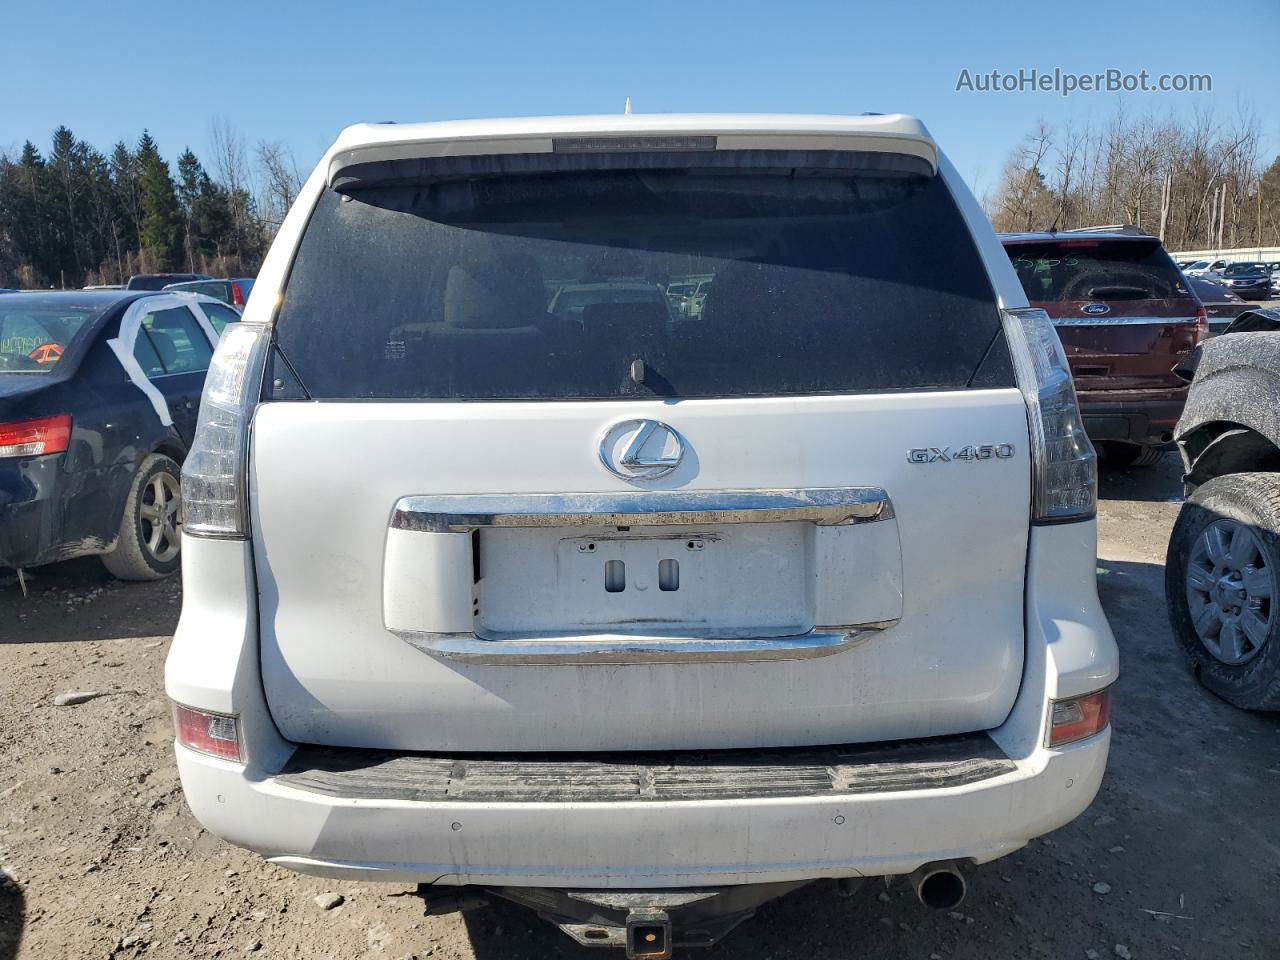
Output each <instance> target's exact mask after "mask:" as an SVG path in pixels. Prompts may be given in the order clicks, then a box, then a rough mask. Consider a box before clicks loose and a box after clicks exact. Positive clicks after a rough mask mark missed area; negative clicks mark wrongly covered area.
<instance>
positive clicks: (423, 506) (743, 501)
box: [391, 487, 894, 533]
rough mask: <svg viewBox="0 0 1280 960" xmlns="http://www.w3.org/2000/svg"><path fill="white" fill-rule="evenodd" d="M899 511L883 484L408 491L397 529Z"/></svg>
mask: <svg viewBox="0 0 1280 960" xmlns="http://www.w3.org/2000/svg"><path fill="white" fill-rule="evenodd" d="M893 516H894V513H893V502H892V501H891V500H890V499H889V495H888V494H887V493H886V492H885V491H884V490H882V489H881V488H880V487H808V488H796V489H778V490H707V491H681V490H652V491H649V490H646V491H619V492H614V493H531V494H505V493H490V494H474V495H466V494H463V495H453V494H442V495H431V496H413V497H403V498H401V499H400V500H399V501H397V502H396V506H395V510H394V511H393V513H392V517H391V526H392V528H393V529H396V530H416V531H422V532H426V533H470V532H471V531H472V530H478V529H481V528H484V527H589V526H620V527H634V526H670V525H674V524H708V523H783V522H788V521H806V522H809V523H816V524H818V525H819V526H838V525H841V524H853V523H873V522H875V521H877V520H889V519H891V518H892V517H893Z"/></svg>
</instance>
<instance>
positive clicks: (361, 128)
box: [328, 113, 937, 184]
mask: <svg viewBox="0 0 1280 960" xmlns="http://www.w3.org/2000/svg"><path fill="white" fill-rule="evenodd" d="M664 134H665V135H684V136H719V137H721V138H722V141H723V139H724V138H730V139H731V140H732V138H735V137H736V138H739V141H738V142H733V143H732V147H734V148H741V149H750V148H752V147H758V146H759V142H758V138H759V137H761V136H770V137H778V136H780V135H781V137H783V138H786V137H788V136H789V137H793V138H795V139H794V140H791V141H790V142H787V143H786V146H787V147H791V148H794V149H816V148H815V146H814V144H813V141H814V140H815V139H818V140H822V141H825V142H831V143H832V146H835V142H836V141H839V140H840V139H847V138H850V137H866V138H867V147H868V149H872V148H878V149H880V150H885V151H891V150H892V149H893V148H894V147H895V146H896V147H900V148H901V149H902V152H905V153H912V154H914V155H917V156H921V157H923V158H925V159H927V160H928V161H929V162H930V163H931V164H932V165H933V166H934V167H935V168H936V167H937V146H936V145H935V143H934V141H933V137H932V136H931V135H930V134H929V131H928V130H926V129H925V126H924V124H923V123H921V122H920V121H919V120H917V119H916V118H915V117H911V116H908V115H906V114H903V113H888V114H863V115H861V116H839V115H834V114H831V115H828V114H787V113H612V114H594V115H584V116H558V117H506V118H497V119H491V120H444V121H439V122H435V123H357V124H354V125H352V126H349V127H347V128H346V129H344V130H343V131H342V132H341V133H339V134H338V138H337V140H336V141H335V142H334V144H333V146H332V147H331V148H330V150H329V154H328V156H329V162H328V179H329V183H330V184H332V183H333V180H334V178H335V177H336V176H337V174H338V172H339V171H340V170H341V169H343V168H344V167H346V166H349V165H351V164H352V163H354V162H357V161H356V159H355V158H354V157H353V156H351V155H350V154H360V155H362V156H361V159H363V155H367V154H368V153H369V152H370V148H383V149H380V150H378V151H377V152H378V155H379V158H380V159H397V158H405V157H416V156H457V155H463V154H470V155H475V154H477V153H498V152H511V151H510V149H509V147H508V149H507V150H506V151H503V150H501V149H498V148H497V147H498V145H499V144H500V143H501V142H502V141H511V140H520V141H525V143H524V144H523V145H522V149H521V151H520V152H522V153H529V152H534V153H536V152H543V153H550V152H552V144H551V139H552V138H554V137H590V136H626V135H636V136H660V135H664ZM485 142H491V143H493V144H494V146H493V147H488V148H485V147H481V146H480V144H484V143H485ZM797 143H799V144H800V145H799V146H797V145H796V144H797ZM424 145H433V148H432V149H428V150H424V149H423V146H424ZM721 146H722V147H724V146H726V144H724V143H723V142H722V143H721ZM396 147H400V148H402V149H401V151H400V152H398V151H397V150H396V149H395V148H396Z"/></svg>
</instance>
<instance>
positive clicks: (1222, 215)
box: [1218, 180, 1227, 254]
mask: <svg viewBox="0 0 1280 960" xmlns="http://www.w3.org/2000/svg"><path fill="white" fill-rule="evenodd" d="M1226 225H1227V182H1226V181H1225V180H1224V181H1222V207H1221V209H1220V210H1219V211H1218V253H1219V254H1221V253H1222V231H1223V228H1224V227H1225V226H1226Z"/></svg>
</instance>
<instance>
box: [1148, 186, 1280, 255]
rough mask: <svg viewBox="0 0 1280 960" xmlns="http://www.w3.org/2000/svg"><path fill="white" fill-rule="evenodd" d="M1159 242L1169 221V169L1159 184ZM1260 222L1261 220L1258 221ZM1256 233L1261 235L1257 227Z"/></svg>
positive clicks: (1162, 240)
mask: <svg viewBox="0 0 1280 960" xmlns="http://www.w3.org/2000/svg"><path fill="white" fill-rule="evenodd" d="M1160 187H1161V189H1160V242H1161V243H1162V244H1163V243H1164V228H1165V224H1166V223H1168V222H1169V200H1170V198H1171V197H1172V195H1173V172H1172V171H1169V172H1167V173H1165V175H1164V182H1163V183H1162V184H1161V185H1160ZM1259 222H1261V221H1259ZM1258 235H1259V236H1261V235H1262V230H1261V228H1259V230H1258Z"/></svg>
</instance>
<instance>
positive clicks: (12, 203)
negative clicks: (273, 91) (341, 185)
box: [0, 121, 301, 288]
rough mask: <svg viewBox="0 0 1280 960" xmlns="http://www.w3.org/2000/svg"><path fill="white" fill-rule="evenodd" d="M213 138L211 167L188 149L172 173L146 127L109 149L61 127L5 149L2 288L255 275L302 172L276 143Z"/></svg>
mask: <svg viewBox="0 0 1280 960" xmlns="http://www.w3.org/2000/svg"><path fill="white" fill-rule="evenodd" d="M210 139H211V144H212V148H213V150H212V152H213V162H212V165H211V167H206V165H205V164H204V163H202V162H201V160H200V158H199V157H197V156H196V154H195V153H194V152H193V151H192V150H191V149H190V148H188V149H185V150H183V152H182V153H181V154H180V155H179V156H178V158H177V162H176V165H175V166H174V167H170V165H169V163H168V161H166V160H165V159H164V157H163V156H162V155H161V153H160V147H159V145H158V144H157V143H156V141H155V139H154V138H153V137H152V136H151V134H150V133H148V132H147V131H145V130H144V131H143V132H142V135H141V136H140V137H139V138H138V140H137V142H136V143H135V144H133V145H132V146H130V145H129V144H128V143H126V142H125V141H123V140H122V141H120V142H118V143H116V144H115V145H114V146H113V147H112V148H111V149H110V150H109V151H106V152H103V151H100V150H98V149H97V148H95V147H94V146H92V145H91V144H89V143H86V142H85V141H83V140H81V139H79V138H77V137H76V136H75V134H74V133H72V131H71V130H70V129H68V128H67V127H65V126H61V127H58V128H57V129H56V130H54V132H53V137H52V142H51V144H50V147H49V149H48V151H47V152H44V151H41V150H40V148H38V147H37V146H36V145H35V144H34V143H32V142H30V141H27V142H26V143H24V144H23V145H22V147H21V149H20V150H16V151H8V152H0V287H6V286H7V287H23V288H49V287H63V288H76V287H81V286H85V285H88V284H99V283H122V282H123V281H125V280H127V279H128V277H129V276H130V275H132V274H135V273H154V272H185V273H207V274H210V275H213V276H240V275H249V276H253V275H254V274H256V273H257V270H258V266H259V265H260V263H261V261H262V256H263V254H264V253H265V252H266V249H267V246H268V244H269V243H270V240H271V237H272V236H273V234H274V232H275V228H276V227H277V226H278V224H279V222H280V220H281V219H282V217H283V215H284V212H285V211H286V210H287V209H288V207H289V205H290V204H291V203H292V202H293V199H294V197H296V196H297V193H298V189H299V187H300V185H301V177H300V176H299V173H298V170H297V166H296V164H295V163H294V162H293V158H292V155H291V154H290V153H289V152H288V150H287V149H286V148H285V147H283V146H282V145H281V144H279V143H272V142H268V141H261V142H259V143H258V144H257V146H256V148H255V149H254V150H253V151H252V152H250V151H249V150H248V149H247V148H246V146H245V143H244V139H243V137H242V136H241V135H240V134H239V133H238V132H236V131H235V130H234V129H233V128H232V127H231V126H230V124H228V123H226V122H225V121H217V122H215V123H214V124H213V126H212V128H211V138H210Z"/></svg>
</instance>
